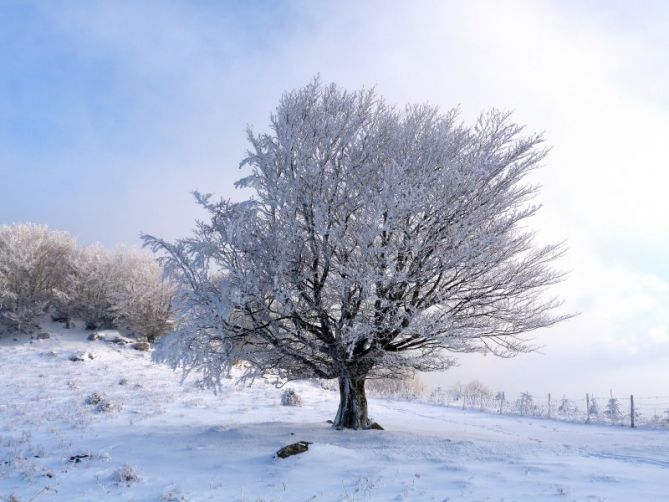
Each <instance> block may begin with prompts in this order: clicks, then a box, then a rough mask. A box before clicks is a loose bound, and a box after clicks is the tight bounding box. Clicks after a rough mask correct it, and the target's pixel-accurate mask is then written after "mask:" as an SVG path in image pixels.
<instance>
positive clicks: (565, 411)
mask: <svg viewBox="0 0 669 502" xmlns="http://www.w3.org/2000/svg"><path fill="white" fill-rule="evenodd" d="M557 412H558V415H561V416H563V417H569V418H572V417H574V416H575V415H576V414H577V413H578V408H577V406H576V403H574V401H571V400H569V399H567V398H566V397H563V398H562V399H560V404H558V407H557Z"/></svg>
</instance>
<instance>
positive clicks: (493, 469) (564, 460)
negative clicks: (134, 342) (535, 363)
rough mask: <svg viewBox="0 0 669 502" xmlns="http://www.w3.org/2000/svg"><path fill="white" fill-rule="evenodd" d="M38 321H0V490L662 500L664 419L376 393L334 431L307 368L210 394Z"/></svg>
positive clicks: (23, 496)
mask: <svg viewBox="0 0 669 502" xmlns="http://www.w3.org/2000/svg"><path fill="white" fill-rule="evenodd" d="M47 331H49V333H51V338H49V339H47V340H30V339H29V337H27V336H22V337H17V341H14V340H13V339H12V338H11V337H8V336H6V335H4V336H2V337H0V382H2V394H1V395H0V500H6V499H7V498H8V497H9V495H11V494H13V495H15V496H16V497H18V498H19V499H20V500H22V501H24V502H25V501H27V500H31V497H35V496H36V498H35V500H37V501H42V500H45V501H46V500H54V501H77V500H80V501H84V500H85V501H90V500H103V499H104V500H137V501H140V500H154V501H160V500H162V501H177V500H188V501H198V500H233V501H234V500H238V501H246V500H248V501H256V500H264V501H270V500H276V501H286V500H350V501H353V500H439V501H441V500H530V499H531V500H553V499H556V498H557V499H559V500H669V490H668V488H669V453H668V452H669V434H667V432H666V431H659V430H639V429H637V430H632V429H629V428H622V427H616V426H605V425H583V424H571V423H564V422H557V421H550V420H545V419H536V418H534V419H533V418H523V417H513V416H498V415H492V414H486V413H479V412H475V411H463V410H458V409H453V408H446V407H441V406H433V405H428V404H419V403H410V402H401V401H390V400H382V399H370V413H371V415H372V416H373V417H374V420H376V421H378V422H379V423H381V424H382V425H383V426H384V427H385V429H386V430H384V431H373V430H370V431H336V430H333V429H332V428H331V426H330V425H329V424H328V423H326V420H328V419H332V418H333V417H334V414H335V412H336V408H337V400H338V395H337V394H336V393H334V392H332V391H328V390H324V389H322V388H321V387H320V386H319V385H318V383H316V382H291V384H290V386H291V387H292V388H294V389H295V390H296V392H297V393H298V394H299V395H300V397H301V398H302V401H303V405H302V406H301V407H293V406H281V404H280V403H281V394H282V392H283V391H284V390H285V388H284V389H279V388H276V387H275V386H273V385H271V384H270V383H267V382H265V381H262V380H260V381H256V382H255V383H254V384H253V386H251V387H248V386H238V385H236V384H235V383H234V380H226V381H225V382H224V386H223V392H221V393H220V394H219V395H217V396H216V395H213V394H212V393H211V392H210V391H206V390H203V389H201V388H199V387H198V386H197V385H196V384H195V383H194V382H193V381H192V380H187V381H186V383H184V384H183V385H181V384H180V376H179V374H175V373H174V372H172V371H171V370H170V369H168V368H166V367H164V366H160V365H156V364H153V363H152V362H151V359H150V353H146V352H139V351H136V350H133V349H132V348H131V347H130V346H127V345H126V346H123V345H117V344H113V343H109V342H105V341H104V340H98V341H88V340H87V339H86V337H87V335H88V333H87V332H84V331H83V330H77V329H72V330H65V329H63V328H62V327H60V325H50V326H49V327H48V330H47ZM109 337H112V338H113V334H111V333H107V338H109ZM79 352H85V353H86V354H92V355H93V356H94V358H93V359H91V358H89V357H85V358H84V361H81V362H74V361H70V360H69V356H70V355H72V354H74V353H79ZM122 379H126V380H127V381H126V382H124V384H123V385H120V384H119V382H121V380H122ZM93 392H97V393H99V394H101V395H102V396H103V397H104V398H105V399H106V400H107V401H108V402H109V403H111V405H112V408H111V411H107V412H105V411H98V410H97V409H96V407H95V406H93V405H89V404H85V401H86V398H87V397H88V396H89V395H90V394H92V393H93ZM302 440H304V441H310V442H312V444H311V445H310V448H309V451H308V452H306V453H304V454H301V455H297V456H294V457H290V458H288V459H285V460H279V459H275V458H274V457H273V455H274V453H275V452H276V451H277V450H278V449H279V448H281V447H282V446H285V445H287V444H289V443H292V442H296V441H302ZM76 455H88V457H82V458H81V459H80V461H79V462H75V461H69V459H70V458H71V457H74V456H76ZM123 469H125V471H124V470H123ZM128 470H129V471H128ZM123 472H125V473H126V474H127V473H128V472H130V473H132V474H136V475H137V476H139V478H140V479H139V480H138V481H133V480H132V476H129V477H128V476H122V477H124V479H129V481H127V482H125V481H121V480H120V479H121V478H120V477H119V476H120V474H121V473H123ZM3 497H4V498H3Z"/></svg>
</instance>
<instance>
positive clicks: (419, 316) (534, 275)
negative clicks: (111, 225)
mask: <svg viewBox="0 0 669 502" xmlns="http://www.w3.org/2000/svg"><path fill="white" fill-rule="evenodd" d="M457 120H458V119H457V114H456V112H454V111H451V112H448V113H446V114H442V113H440V112H439V111H438V110H437V109H436V108H433V107H429V106H410V107H408V108H406V109H405V110H404V111H398V110H396V109H395V108H393V107H390V106H388V105H386V104H385V102H384V101H383V100H382V99H381V98H380V97H378V96H377V95H375V93H374V92H373V91H365V90H363V91H357V92H347V91H344V90H342V89H340V88H338V87H337V86H335V85H329V86H322V85H321V84H320V83H319V82H318V81H317V80H316V81H314V82H312V83H311V84H309V85H308V86H306V87H305V88H303V89H301V90H298V91H294V92H290V93H287V94H285V95H284V96H283V98H282V100H281V102H280V104H279V107H278V108H277V110H276V112H275V113H274V114H273V115H272V118H271V132H270V133H268V134H260V135H256V134H254V133H252V132H249V135H248V137H249V142H250V144H251V147H250V151H249V152H248V155H247V157H246V158H245V159H244V160H243V161H242V165H243V166H250V168H251V173H250V175H249V176H247V177H246V178H244V179H242V180H240V181H239V182H238V183H237V185H238V186H241V187H246V188H249V189H251V190H253V192H254V195H253V196H252V197H250V198H249V199H248V200H246V201H244V202H238V203H233V202H230V201H225V200H221V201H215V200H213V198H212V197H211V196H210V195H203V194H197V195H196V196H197V201H198V202H199V203H200V205H201V206H202V207H203V208H204V209H205V210H206V211H207V212H208V213H209V220H208V221H202V222H199V223H198V225H197V227H196V230H195V233H194V235H193V236H192V237H190V238H186V239H181V240H178V241H176V242H174V243H170V242H167V241H164V240H162V239H159V238H155V237H152V236H145V242H146V244H147V245H149V246H150V247H151V248H152V249H153V250H154V251H156V252H160V253H162V255H163V256H164V259H165V263H166V265H167V266H168V267H169V269H170V270H171V271H172V272H173V273H175V276H176V277H177V278H178V280H179V282H180V286H181V289H180V292H179V293H178V296H177V300H178V301H177V307H178V310H179V318H178V329H177V331H176V333H175V335H174V336H170V337H168V339H167V340H166V341H165V343H164V344H163V349H162V350H161V351H159V352H158V354H157V358H158V359H159V360H162V361H166V362H168V363H170V364H172V365H173V366H175V367H177V366H180V367H182V368H184V369H185V370H186V371H190V370H199V371H202V372H203V376H204V380H205V381H207V382H208V383H209V384H210V385H213V386H217V385H219V382H220V379H221V377H222V376H224V375H225V374H227V372H228V369H229V368H230V365H231V364H232V362H233V361H235V360H237V359H240V358H241V359H244V360H246V361H248V362H249V366H248V368H249V370H248V372H247V374H246V375H245V376H251V374H252V373H255V374H258V373H276V374H280V375H282V376H283V377H285V378H288V379H294V378H308V377H316V378H323V379H330V378H337V379H338V381H339V390H340V405H339V410H338V412H337V415H336V418H335V420H334V423H335V426H336V427H338V428H353V429H360V428H366V427H368V426H369V425H370V421H369V418H368V412H367V400H366V396H365V380H366V379H367V378H368V377H392V378H404V377H406V376H407V375H411V374H413V372H414V371H416V370H420V371H432V370H443V369H446V368H448V367H450V366H451V365H452V364H453V359H452V357H450V356H449V353H453V352H474V351H481V352H483V351H487V352H492V353H494V354H497V355H500V356H512V355H515V354H517V353H519V352H524V351H528V350H530V349H531V347H529V346H528V345H527V344H526V343H525V342H523V340H522V339H520V338H519V335H521V334H523V333H526V332H529V331H532V330H535V329H538V328H543V327H547V326H551V325H553V324H555V323H557V322H558V321H561V320H563V319H565V318H566V317H565V316H561V315H555V314H554V313H553V312H554V309H555V308H556V307H557V306H558V305H559V302H558V301H556V300H555V299H552V298H550V297H547V296H546V294H545V292H546V288H547V287H548V286H550V285H553V284H555V283H557V282H558V281H559V280H560V279H561V277H562V275H561V274H560V273H557V272H554V271H553V270H552V269H551V268H550V266H551V264H552V262H553V260H555V259H556V258H557V257H558V256H560V254H561V253H562V251H563V247H562V246H561V245H554V244H550V245H546V246H538V245H537V244H536V243H535V236H534V234H533V232H532V231H531V230H529V228H528V226H527V225H525V223H526V222H527V220H528V218H530V217H531V216H533V215H534V214H535V213H536V212H537V210H538V208H539V206H537V205H532V204H531V203H530V201H531V200H532V199H533V197H534V195H535V194H536V192H537V187H536V186H533V185H530V184H527V183H525V182H524V179H525V177H526V175H527V174H528V173H529V172H531V171H533V170H534V169H536V168H537V167H538V166H539V165H540V163H541V161H542V159H543V158H544V156H545V154H546V151H545V150H543V149H541V148H540V144H541V143H542V139H541V137H540V136H537V135H529V136H522V134H521V131H522V128H521V127H520V126H518V125H516V124H513V123H511V122H510V120H509V114H507V113H501V112H498V111H491V112H488V113H486V114H484V115H482V116H481V117H480V118H479V119H478V121H477V122H476V124H475V125H474V126H473V127H471V128H470V127H465V126H464V125H460V124H459V123H458V121H457Z"/></svg>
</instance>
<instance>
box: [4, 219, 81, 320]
mask: <svg viewBox="0 0 669 502" xmlns="http://www.w3.org/2000/svg"><path fill="white" fill-rule="evenodd" d="M74 249H75V246H74V240H73V239H72V237H71V236H70V235H69V234H67V233H65V232H57V231H55V230H50V229H49V228H48V227H47V226H45V225H34V224H29V223H26V224H16V225H3V226H0V324H2V325H4V326H5V327H7V328H9V329H17V330H21V331H30V330H32V329H34V328H35V327H36V322H37V320H38V318H39V317H40V316H41V315H42V314H44V312H46V311H47V310H48V309H49V307H51V306H53V305H54V304H56V303H66V302H67V301H68V299H67V293H66V289H67V284H68V283H69V281H70V276H71V274H72V267H71V263H72V255H73V253H74Z"/></svg>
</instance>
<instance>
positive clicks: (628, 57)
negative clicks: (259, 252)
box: [0, 0, 669, 394]
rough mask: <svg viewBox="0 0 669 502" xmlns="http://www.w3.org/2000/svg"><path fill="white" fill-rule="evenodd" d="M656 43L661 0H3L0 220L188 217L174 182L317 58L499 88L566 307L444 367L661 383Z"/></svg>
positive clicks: (456, 93)
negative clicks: (534, 168)
mask: <svg viewBox="0 0 669 502" xmlns="http://www.w3.org/2000/svg"><path fill="white" fill-rule="evenodd" d="M667 54H669V3H667V2H664V1H655V2H653V1H645V2H622V1H620V2H611V1H601V2H593V1H590V2H575V1H574V2H558V1H555V2H530V1H520V0H519V1H509V2H493V1H489V2H488V1H477V2H441V1H439V2H437V1H434V2H431V1H418V2H390V1H388V2H381V1H370V2H353V1H342V2H317V1H311V2H308V1H303V2H290V1H285V2H279V1H276V2H272V1H266V2H214V1H212V2H150V1H133V2H131V1H125V2H124V1H115V2H61V1H54V2H19V1H16V2H12V1H9V0H6V1H4V2H0V64H1V65H2V66H1V67H2V74H1V78H0V223H12V222H18V221H34V222H39V223H46V224H48V225H50V226H51V227H53V228H58V229H61V230H67V231H69V232H71V233H72V234H73V235H75V236H76V237H77V238H78V239H79V241H80V242H82V243H90V242H95V241H99V242H101V243H103V244H105V245H107V246H114V245H115V244H118V243H125V244H139V239H138V235H139V234H140V232H151V233H154V234H158V235H161V236H166V237H170V238H173V237H177V236H180V235H184V234H186V233H188V232H189V230H190V228H192V225H193V220H194V219H195V218H196V217H198V216H200V213H199V212H198V209H197V208H196V207H195V205H194V204H193V203H192V200H191V196H190V195H189V192H190V191H191V190H193V189H200V190H203V191H210V192H215V193H217V194H220V195H224V196H231V197H241V196H242V194H240V193H238V192H235V191H234V190H233V188H232V183H233V181H235V180H236V179H237V178H239V177H241V176H242V174H243V173H240V172H239V170H238V168H237V165H238V162H239V160H240V159H241V158H242V156H243V152H244V149H245V146H246V145H245V134H244V129H245V127H246V126H247V125H249V124H250V125H252V126H253V127H254V128H256V129H264V128H265V126H266V124H267V122H268V117H269V114H270V112H271V110H272V108H273V107H274V106H275V105H276V103H277V101H278V99H279V97H280V95H281V92H282V91H283V90H285V89H290V88H295V87H298V86H301V85H304V84H305V83H306V82H308V81H309V79H310V78H312V77H313V75H315V74H317V73H320V74H321V76H322V79H323V80H325V81H335V82H337V83H340V84H342V85H344V86H347V87H352V88H358V87H361V86H372V85H374V86H376V87H377V89H378V91H379V92H380V93H381V94H383V95H384V96H386V97H387V98H388V100H389V101H391V102H396V103H399V104H402V103H406V102H430V103H433V104H437V105H439V106H442V107H443V108H450V107H452V106H460V108H461V110H462V116H463V119H465V120H471V119H472V118H473V117H475V116H476V115H477V114H478V113H479V112H480V111H482V110H484V109H486V108H489V107H492V106H495V107H500V108H505V109H511V110H514V113H515V118H516V120H518V121H519V122H522V123H525V124H527V126H528V129H529V130H537V131H545V133H546V137H547V139H548V142H549V143H550V144H551V145H552V146H553V150H552V153H551V155H550V157H549V158H548V160H547V162H546V166H545V169H543V170H542V171H541V172H539V173H537V175H536V176H537V177H536V180H535V181H537V182H539V183H541V184H542V185H543V192H542V194H541V202H543V203H544V209H543V211H542V213H541V215H540V217H539V218H538V219H537V221H536V223H535V224H536V225H537V228H538V230H539V237H540V238H541V239H545V240H551V239H567V241H568V243H569V247H570V253H569V255H568V256H567V258H566V259H565V262H564V264H563V265H564V266H565V267H566V268H569V269H570V270H572V274H571V276H570V279H569V280H568V281H567V282H566V283H565V284H563V285H562V286H561V287H560V291H559V292H560V293H561V294H562V295H563V296H564V297H565V298H566V299H567V304H566V308H567V309H569V310H573V311H580V312H583V314H582V315H581V316H580V317H579V318H577V319H575V320H573V321H570V322H569V323H566V324H564V325H563V326H560V327H557V328H554V329H552V330H549V331H546V332H542V333H538V334H537V341H538V342H539V343H540V344H542V345H544V346H545V347H544V349H543V351H542V352H543V355H542V354H534V355H530V356H523V357H522V358H518V359H516V360H513V361H494V360H491V358H485V359H482V358H480V357H473V358H465V361H464V364H463V365H462V367H461V368H458V369H456V370H454V371H453V372H451V373H450V375H449V377H448V378H462V379H468V378H470V377H472V376H479V377H480V378H481V379H482V380H484V381H485V380H488V381H490V382H499V383H500V385H504V386H505V387H506V388H507V390H511V389H513V388H515V387H518V388H520V387H523V388H525V387H526V385H525V382H524V381H523V380H524V379H525V380H526V378H525V376H528V378H530V379H531V380H533V381H535V382H538V383H536V386H537V387H541V388H540V389H538V390H542V391H543V390H546V391H549V390H551V389H550V388H547V387H551V388H552V389H553V390H554V391H555V392H570V391H571V390H572V389H573V390H576V389H577V388H580V387H581V386H584V385H585V386H588V387H589V388H590V389H591V391H594V392H597V391H598V390H599V389H600V388H601V389H604V391H607V390H608V389H609V388H611V387H613V388H616V389H620V390H621V391H622V392H629V391H630V390H634V389H638V388H639V387H640V386H652V387H653V388H654V389H658V390H661V389H662V388H663V387H662V385H664V384H663V383H662V382H667V381H669V364H667V362H669V260H667V258H666V257H667V256H669V200H668V198H667V197H666V186H667V184H668V182H669V175H668V174H667V168H668V167H669V166H668V165H667V160H666V157H667V156H666V149H667V137H669V62H668V60H667V56H666V55H667ZM565 368H579V373H578V374H577V376H570V375H568V374H566V373H569V374H571V373H573V371H572V370H571V369H565ZM537 375H539V376H537ZM595 387H596V388H595ZM630 387H631V388H630ZM665 393H666V394H669V389H666V392H665Z"/></svg>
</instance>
